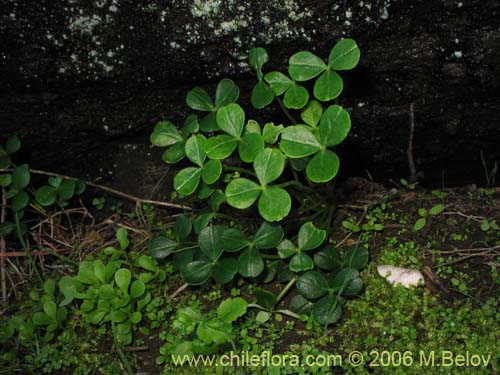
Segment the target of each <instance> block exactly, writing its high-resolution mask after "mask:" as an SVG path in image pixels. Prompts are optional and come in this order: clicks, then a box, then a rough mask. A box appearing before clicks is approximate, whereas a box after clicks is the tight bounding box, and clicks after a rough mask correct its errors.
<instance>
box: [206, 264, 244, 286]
mask: <svg viewBox="0 0 500 375" xmlns="http://www.w3.org/2000/svg"><path fill="white" fill-rule="evenodd" d="M239 266H240V265H239V263H238V260H237V259H233V258H224V259H220V260H219V261H218V262H217V263H216V264H215V266H214V268H213V271H212V278H213V279H214V280H215V281H216V282H217V283H219V284H221V285H224V284H227V283H229V282H231V281H232V280H233V278H234V276H235V275H236V274H237V273H238V269H239Z"/></svg>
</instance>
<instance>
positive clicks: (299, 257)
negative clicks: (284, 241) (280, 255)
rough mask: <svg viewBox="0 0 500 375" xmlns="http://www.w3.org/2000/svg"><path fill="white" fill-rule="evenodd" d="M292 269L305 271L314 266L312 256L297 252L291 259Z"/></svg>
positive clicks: (293, 270)
mask: <svg viewBox="0 0 500 375" xmlns="http://www.w3.org/2000/svg"><path fill="white" fill-rule="evenodd" d="M289 266H290V271H292V272H304V271H308V270H312V269H313V268H314V262H313V260H312V258H311V257H310V256H309V255H307V254H306V253H297V254H295V255H294V256H293V257H292V259H291V260H290V265H289Z"/></svg>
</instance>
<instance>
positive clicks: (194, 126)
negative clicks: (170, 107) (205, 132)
mask: <svg viewBox="0 0 500 375" xmlns="http://www.w3.org/2000/svg"><path fill="white" fill-rule="evenodd" d="M199 130H200V122H199V120H198V116H197V115H195V114H194V113H192V114H190V115H189V116H188V117H186V119H185V120H184V125H183V126H182V135H183V136H184V137H187V136H188V135H190V134H192V133H198V131H199Z"/></svg>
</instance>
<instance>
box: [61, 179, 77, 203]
mask: <svg viewBox="0 0 500 375" xmlns="http://www.w3.org/2000/svg"><path fill="white" fill-rule="evenodd" d="M75 189H76V181H75V180H64V181H63V182H61V185H59V197H60V198H61V200H63V201H67V200H70V199H71V198H73V195H74V194H75Z"/></svg>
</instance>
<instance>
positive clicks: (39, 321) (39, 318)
mask: <svg viewBox="0 0 500 375" xmlns="http://www.w3.org/2000/svg"><path fill="white" fill-rule="evenodd" d="M32 319H33V323H34V324H35V325H37V326H47V325H49V324H51V323H52V322H53V321H52V320H51V319H50V318H49V316H48V315H47V314H45V313H43V312H41V311H38V312H36V313H34V314H33V318H32Z"/></svg>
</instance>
